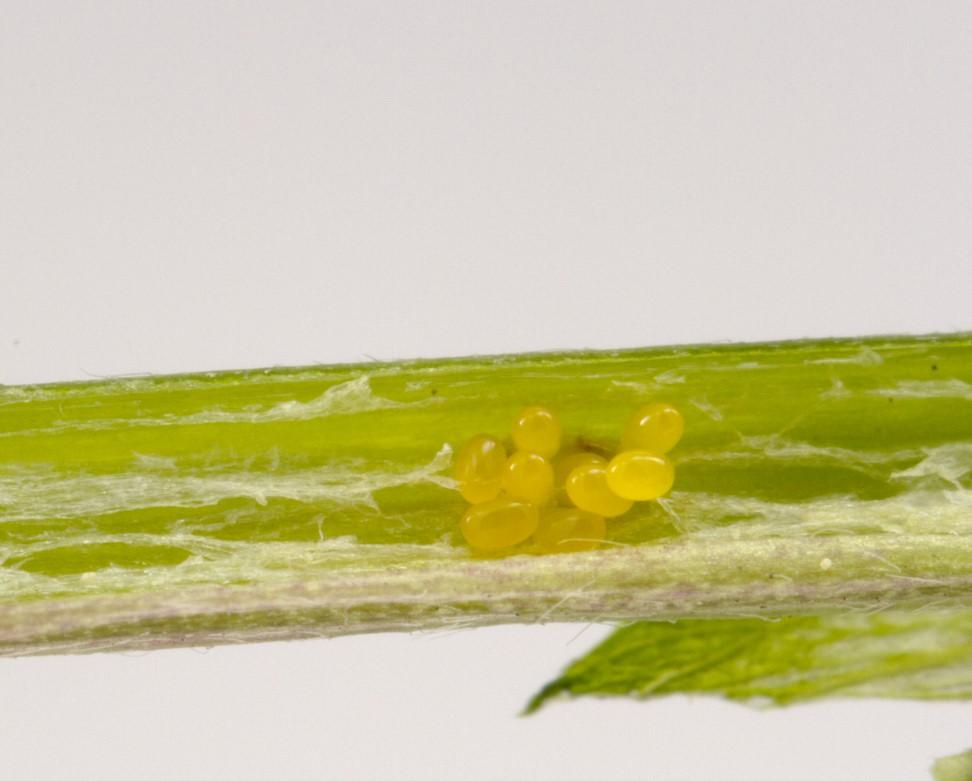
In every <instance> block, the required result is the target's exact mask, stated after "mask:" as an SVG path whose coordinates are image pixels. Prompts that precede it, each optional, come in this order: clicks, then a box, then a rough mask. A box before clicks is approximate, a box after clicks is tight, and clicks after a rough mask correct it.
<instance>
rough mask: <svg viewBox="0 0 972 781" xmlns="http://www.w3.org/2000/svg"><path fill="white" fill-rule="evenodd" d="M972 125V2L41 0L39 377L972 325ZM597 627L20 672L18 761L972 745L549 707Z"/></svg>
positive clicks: (699, 767)
mask: <svg viewBox="0 0 972 781" xmlns="http://www.w3.org/2000/svg"><path fill="white" fill-rule="evenodd" d="M970 138H972V4H970V3H968V2H962V3H946V2H935V3H927V2H914V3H894V2H873V3H866V2H853V3H847V2H826V3H825V2H812V3H811V2H807V3H782V2H767V3H754V2H738V3H732V2H710V3H703V2H692V3H676V2H670V3H661V2H646V3H611V2H591V3H578V2H560V3H526V2H489V3H486V2H483V3H474V4H473V3H463V2H455V1H453V2H441V3H432V2H423V3H399V2H377V3H367V2H347V3H328V2H307V3H296V2H266V3H215V2H203V3H198V2H155V3H136V2H119V3H103V2H102V3H99V2H94V3H80V2H78V3H74V2H70V3H69V2H47V3H33V2H8V1H6V0H3V1H0V272H2V273H0V382H4V383H16V382H31V381H43V380H56V379H83V378H88V377H91V376H102V375H114V374H121V373H133V372H135V373H141V372H171V371H180V370H202V369H216V368H233V367H242V366H261V365H268V364H294V363H311V362H315V361H324V362H328V361H345V360H363V359H365V357H366V356H375V357H378V358H398V357H409V356H418V355H429V356H432V355H450V354H465V353H478V352H502V351H519V350H528V349H549V348H555V347H584V346H591V347H602V346H603V347H608V346H611V347H615V346H634V345H643V344H662V343H670V342H685V341H699V340H722V339H734V340H738V339H761V338H783V337H800V336H810V335H839V334H844V335H854V334H862V333H880V332H905V331H910V332H920V331H931V330H955V329H962V328H965V329H968V328H972V308H970V305H969V298H970V289H972V143H970ZM580 629H581V627H574V626H553V627H512V628H499V629H493V630H484V631H476V632H465V633H459V634H449V635H431V636H419V637H409V636H375V637H363V638H350V639H344V640H339V641H331V642H323V641H318V642H303V643H294V644H289V645H262V646H251V647H245V648H229V649H226V648H223V649H215V650H212V651H208V652H205V653H203V652H198V651H191V650H186V651H171V652H162V653H155V654H148V655H126V656H96V657H88V658H51V659H32V660H15V661H0V762H2V765H3V772H4V775H5V776H7V777H11V778H28V777H29V778H82V777H88V778H91V777H101V778H129V777H139V778H153V779H154V778H174V777H180V778H199V779H203V778H214V777H216V778H218V777H224V778H225V777H235V778H254V779H256V778H267V777H271V776H277V777H293V778H306V777H312V776H316V777H322V776H326V777H331V778H347V777H359V778H369V777H378V778H417V779H423V778H456V777H462V778H467V779H487V778H496V777H503V778H510V777H518V776H526V775H528V774H529V775H530V776H532V777H534V778H541V779H564V778H596V777H610V778H631V777H638V778H653V779H711V778H725V779H752V780H753V781H758V780H759V779H778V778H786V779H790V780H792V781H800V780H801V779H814V780H815V781H816V780H817V779H832V780H834V781H839V780H840V779H848V780H849V781H850V780H853V781H859V780H860V779H871V778H873V779H878V778H880V779H921V778H924V777H925V775H924V774H925V768H926V767H927V765H928V764H929V762H930V761H931V758H932V757H933V756H936V755H939V754H942V753H951V752H954V751H958V750H961V749H964V748H967V747H969V746H972V709H970V708H972V706H962V705H948V704H945V705H942V704H926V705H920V704H897V703H837V704H821V705H816V706H809V707H805V708H798V709H794V710H791V711H779V712H772V713H757V712H753V711H750V710H746V709H743V708H740V707H738V706H732V705H728V704H725V703H719V702H711V701H701V700H696V701H687V700H684V699H679V698H674V699H670V700H666V701H663V702H657V703H651V704H639V703H632V702H623V701H605V702H577V703H573V704H565V705H558V706H554V707H552V708H551V709H550V710H549V711H548V712H546V713H543V714H541V715H540V716H539V717H537V718H533V719H530V720H517V719H514V718H513V715H514V714H515V712H516V711H517V710H518V709H519V707H520V706H521V705H522V704H523V702H524V701H525V700H526V698H527V697H528V696H529V695H530V694H531V693H532V692H533V691H534V690H535V688H536V687H537V686H538V685H540V684H541V683H543V682H544V681H545V680H546V679H547V678H548V677H550V676H551V675H553V674H554V673H555V672H556V671H557V670H558V669H559V668H560V666H561V665H562V664H563V663H565V662H566V661H567V660H568V659H570V658H572V657H574V656H577V655H579V654H581V653H582V652H583V651H584V650H585V649H586V648H587V647H589V646H590V645H592V644H593V643H594V642H595V641H596V640H597V639H598V638H599V637H601V636H603V635H604V634H605V633H606V631H607V630H606V629H605V628H601V627H592V628H589V629H588V630H587V631H585V632H584V633H583V634H581V635H580V636H579V637H578V636H577V634H578V631H579V630H580ZM575 638H576V639H575Z"/></svg>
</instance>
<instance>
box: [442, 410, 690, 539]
mask: <svg viewBox="0 0 972 781" xmlns="http://www.w3.org/2000/svg"><path fill="white" fill-rule="evenodd" d="M684 430H685V421H684V419H683V418H682V415H681V413H680V412H679V411H678V410H677V409H675V407H673V406H672V405H671V404H665V403H662V402H656V403H654V404H649V405H647V406H645V407H641V408H640V409H638V410H637V411H636V412H635V413H634V414H633V415H632V416H631V417H630V418H629V419H628V421H627V423H626V424H625V426H624V429H623V431H622V434H621V450H620V452H619V453H617V455H614V456H613V457H612V458H610V459H609V458H607V457H605V455H602V454H600V453H596V452H593V451H592V450H589V449H583V448H582V447H580V446H572V447H570V448H567V449H566V450H565V449H562V448H561V444H562V441H563V429H562V428H561V425H560V421H559V420H557V417H556V415H554V414H553V413H552V412H551V411H550V410H548V409H547V408H546V407H527V408H526V409H524V410H523V411H522V412H521V413H520V414H519V416H517V418H516V420H515V421H514V423H513V430H512V440H513V446H514V451H513V453H512V454H509V455H508V454H507V451H506V447H505V446H504V445H503V443H502V442H501V441H500V440H499V439H497V438H496V437H493V436H489V435H488V434H477V435H476V436H474V437H473V438H472V439H470V440H469V441H468V442H466V443H465V444H464V445H463V446H462V447H461V448H460V449H459V452H458V454H457V455H456V462H455V478H456V482H457V484H458V486H459V491H460V493H461V494H462V496H463V498H464V499H465V500H466V501H467V502H469V504H470V506H469V508H468V509H467V510H466V513H465V514H464V515H463V517H462V521H461V522H460V529H461V531H462V535H463V537H465V539H466V542H468V543H469V545H470V546H471V547H472V548H475V549H476V550H480V551H499V550H503V549H504V548H511V547H513V546H515V545H519V544H520V543H522V542H526V541H527V540H528V539H530V538H532V539H533V544H534V548H535V550H536V551H537V552H541V553H566V552H573V551H582V550H591V549H593V548H596V547H597V546H598V545H599V544H600V543H601V541H602V540H603V539H604V537H605V534H606V524H605V519H606V518H615V517H617V516H619V515H622V514H624V513H626V512H627V511H628V510H630V509H631V507H632V505H634V503H635V502H644V501H649V500H652V499H658V498H659V497H661V496H664V495H665V494H666V493H668V491H669V490H670V489H671V487H672V484H673V483H674V481H675V467H674V465H673V464H672V462H671V461H670V460H669V458H668V457H667V456H666V455H665V454H666V453H668V451H669V450H671V449H672V448H673V447H675V445H676V444H677V443H678V441H679V439H681V437H682V433H683V431H684Z"/></svg>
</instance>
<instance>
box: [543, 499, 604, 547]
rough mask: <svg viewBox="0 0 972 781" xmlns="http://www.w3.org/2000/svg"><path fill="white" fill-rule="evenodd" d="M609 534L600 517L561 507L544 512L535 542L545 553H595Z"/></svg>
mask: <svg viewBox="0 0 972 781" xmlns="http://www.w3.org/2000/svg"><path fill="white" fill-rule="evenodd" d="M606 531H607V528H606V524H605V523H604V519H603V518H602V517H601V516H600V515H594V513H589V512H585V511H584V510H579V509H577V508H576V507H564V508H560V507H558V508H556V509H550V510H541V512H540V524H539V525H538V526H537V530H536V531H535V532H534V533H533V540H534V542H535V543H536V544H537V549H538V550H539V551H540V552H542V553H575V552H577V551H585V550H594V549H595V548H596V547H598V545H600V543H601V541H602V540H603V539H604V535H605V533H606Z"/></svg>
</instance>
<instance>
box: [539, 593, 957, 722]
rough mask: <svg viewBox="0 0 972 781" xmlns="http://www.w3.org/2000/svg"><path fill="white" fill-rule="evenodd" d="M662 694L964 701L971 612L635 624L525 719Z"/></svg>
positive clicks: (774, 700) (574, 667)
mask: <svg viewBox="0 0 972 781" xmlns="http://www.w3.org/2000/svg"><path fill="white" fill-rule="evenodd" d="M669 694H708V695H717V696H721V697H725V698H728V699H731V700H737V701H741V702H747V703H751V704H774V705H788V704H791V703H797V702H804V701H807V700H813V699H817V698H820V697H894V698H906V699H965V698H968V697H969V696H972V610H970V609H958V610H949V611H936V610H925V611H917V612H916V611H911V612H889V613H874V614H870V615H859V614H851V615H829V616H799V617H789V618H783V619H780V620H777V621H768V620H761V619H724V620H710V621H705V620H685V621H678V622H675V623H662V622H651V621H643V622H639V623H636V624H632V625H630V626H626V627H623V628H621V629H618V630H617V631H616V632H615V633H614V634H613V635H611V636H610V637H609V638H608V639H607V640H605V641H604V642H603V643H602V644H600V645H599V646H598V647H596V648H595V649H593V650H592V651H591V652H590V653H589V654H587V655H586V656H585V657H583V658H582V659H579V660H577V661H575V662H574V663H572V664H571V665H570V666H569V667H568V668H567V670H566V671H565V672H564V673H563V674H562V675H561V676H560V677H559V678H557V679H556V680H554V681H552V682H551V683H549V684H547V686H545V687H544V688H543V689H542V690H541V691H540V692H539V693H538V694H537V695H536V696H535V697H534V698H533V699H532V700H531V701H530V703H529V705H528V706H527V711H528V712H532V711H535V710H537V709H538V708H539V707H540V706H541V705H543V704H545V703H546V702H547V701H549V700H550V699H551V698H554V697H557V696H561V695H571V696H580V695H621V696H634V697H642V698H648V697H661V696H665V695H669Z"/></svg>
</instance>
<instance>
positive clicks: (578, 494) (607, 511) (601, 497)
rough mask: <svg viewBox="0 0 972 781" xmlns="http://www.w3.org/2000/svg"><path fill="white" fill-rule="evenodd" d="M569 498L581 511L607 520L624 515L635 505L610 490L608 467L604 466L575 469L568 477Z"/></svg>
mask: <svg viewBox="0 0 972 781" xmlns="http://www.w3.org/2000/svg"><path fill="white" fill-rule="evenodd" d="M567 496H569V497H570V501H572V502H573V503H574V504H575V505H576V506H577V507H579V508H580V509H582V510H587V512H589V513H594V514H595V515H601V516H604V517H605V518H614V517H615V516H617V515H622V514H623V513H626V512H628V510H630V509H631V505H632V504H634V502H632V501H631V500H629V499H624V498H622V497H620V496H618V495H617V494H615V493H613V492H612V491H611V489H610V488H608V484H607V467H606V466H605V465H604V464H582V465H581V466H578V467H574V469H573V471H572V472H571V473H570V475H569V476H568V477H567Z"/></svg>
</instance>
